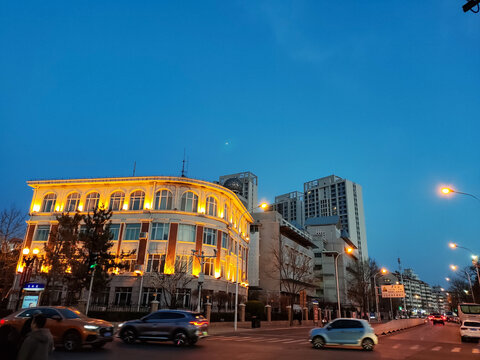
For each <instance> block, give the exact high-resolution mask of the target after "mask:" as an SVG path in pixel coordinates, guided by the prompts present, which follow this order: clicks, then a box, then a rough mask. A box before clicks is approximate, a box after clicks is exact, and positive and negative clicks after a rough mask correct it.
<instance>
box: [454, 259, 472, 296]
mask: <svg viewBox="0 0 480 360" xmlns="http://www.w3.org/2000/svg"><path fill="white" fill-rule="evenodd" d="M450 269H452V270H453V271H456V270H457V269H458V266H457V265H450ZM464 271H465V275H466V276H467V279H468V284H469V285H470V292H471V293H472V300H473V302H475V294H474V293H473V288H472V280H471V279H470V274H469V273H468V272H467V271H466V270H464Z"/></svg>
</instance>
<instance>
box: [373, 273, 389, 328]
mask: <svg viewBox="0 0 480 360" xmlns="http://www.w3.org/2000/svg"><path fill="white" fill-rule="evenodd" d="M387 273H388V270H387V269H386V268H384V267H383V268H381V269H380V271H379V272H377V273H376V274H375V275H374V276H373V286H374V287H375V306H376V309H377V315H376V316H377V319H378V318H379V317H380V316H379V314H380V311H379V309H378V290H377V275H380V274H382V275H385V274H387Z"/></svg>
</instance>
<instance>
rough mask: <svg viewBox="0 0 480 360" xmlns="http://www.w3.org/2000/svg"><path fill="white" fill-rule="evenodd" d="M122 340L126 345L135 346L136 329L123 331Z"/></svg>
mask: <svg viewBox="0 0 480 360" xmlns="http://www.w3.org/2000/svg"><path fill="white" fill-rule="evenodd" d="M120 338H121V339H122V341H123V342H124V343H125V344H135V342H136V341H137V332H136V331H135V329H132V328H126V329H124V330H123V331H122V333H121V335H120Z"/></svg>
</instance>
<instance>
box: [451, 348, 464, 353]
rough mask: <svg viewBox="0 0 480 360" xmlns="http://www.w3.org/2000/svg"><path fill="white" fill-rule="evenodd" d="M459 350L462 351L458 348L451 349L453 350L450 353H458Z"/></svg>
mask: <svg viewBox="0 0 480 360" xmlns="http://www.w3.org/2000/svg"><path fill="white" fill-rule="evenodd" d="M460 350H462V349H461V348H459V347H456V348H453V349H452V352H460Z"/></svg>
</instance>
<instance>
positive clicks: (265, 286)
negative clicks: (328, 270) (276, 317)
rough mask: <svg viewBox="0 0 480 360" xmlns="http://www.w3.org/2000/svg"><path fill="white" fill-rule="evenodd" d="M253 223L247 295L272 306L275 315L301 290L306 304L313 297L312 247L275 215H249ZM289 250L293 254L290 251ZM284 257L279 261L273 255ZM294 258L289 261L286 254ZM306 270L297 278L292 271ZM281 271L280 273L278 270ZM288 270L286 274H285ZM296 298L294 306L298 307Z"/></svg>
mask: <svg viewBox="0 0 480 360" xmlns="http://www.w3.org/2000/svg"><path fill="white" fill-rule="evenodd" d="M253 218H254V219H255V222H254V223H253V224H252V225H251V230H250V257H249V262H248V268H249V282H250V283H249V284H250V287H249V292H250V293H251V294H252V295H253V293H257V294H256V296H257V297H258V298H259V299H261V300H263V301H264V302H265V303H268V304H270V305H271V306H272V309H273V310H275V311H279V310H285V306H286V305H288V304H289V299H290V296H291V293H290V292H291V291H292V290H295V287H293V286H291V285H290V284H289V282H294V283H296V284H297V285H296V288H297V290H298V289H304V290H305V291H306V296H307V299H308V301H310V300H311V299H312V298H314V297H315V283H314V279H313V251H312V249H313V248H315V244H314V243H313V241H312V237H311V236H310V235H309V234H308V233H307V232H305V231H303V230H301V229H299V228H297V227H295V226H294V225H292V224H290V223H289V222H288V221H286V220H285V219H283V218H282V216H281V215H280V214H279V213H278V212H276V211H266V212H258V213H254V214H253ZM292 250H293V251H292ZM282 253H283V254H285V256H284V258H283V261H279V257H278V256H276V255H275V254H282ZM292 253H293V254H294V257H292V256H291V255H290V254H292ZM294 262H295V264H296V266H297V267H298V268H302V267H303V268H304V269H306V268H308V271H306V272H305V274H303V275H302V276H300V275H301V274H300V272H297V271H295V270H292V269H293V268H295V265H293V263H294ZM280 268H282V270H281V269H280ZM287 269H288V270H287ZM298 301H299V299H298V294H297V299H296V302H297V303H298Z"/></svg>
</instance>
